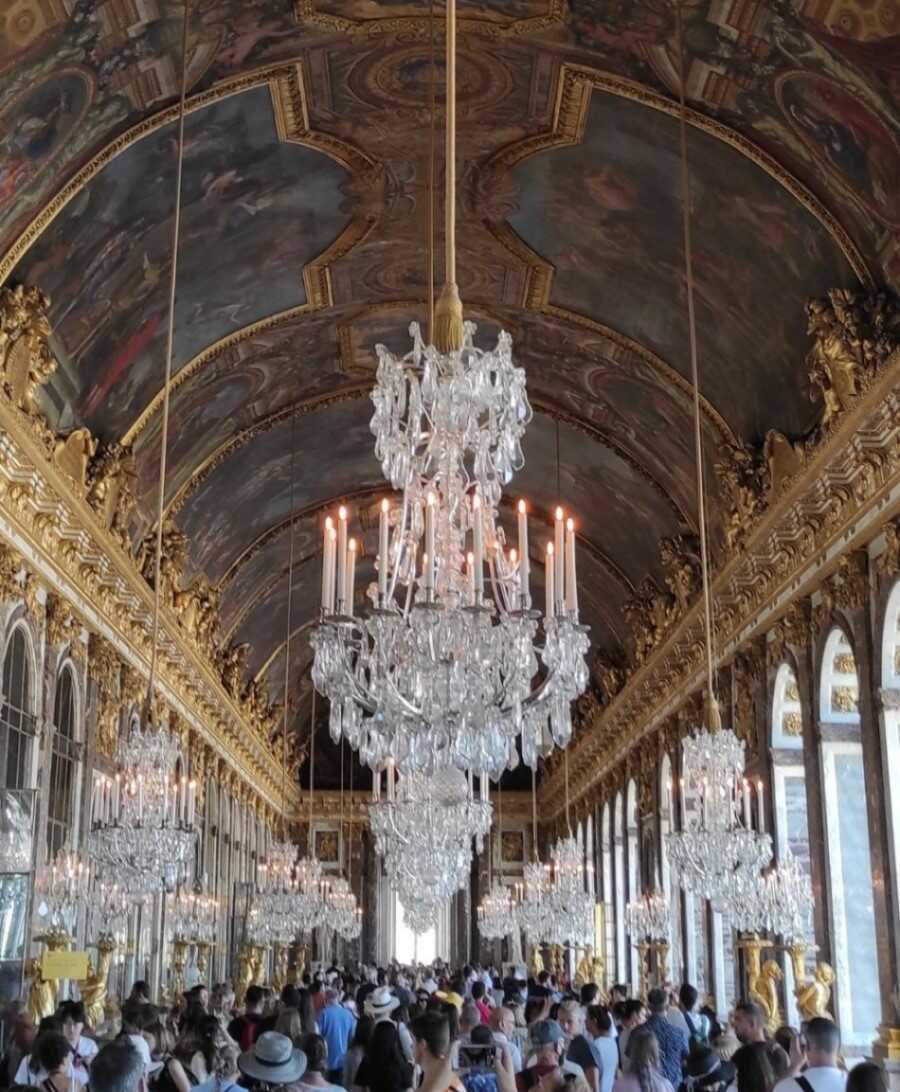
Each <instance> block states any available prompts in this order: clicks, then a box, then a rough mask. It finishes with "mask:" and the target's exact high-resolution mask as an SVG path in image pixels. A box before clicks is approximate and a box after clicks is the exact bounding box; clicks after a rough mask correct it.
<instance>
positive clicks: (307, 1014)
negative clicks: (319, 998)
mask: <svg viewBox="0 0 900 1092" xmlns="http://www.w3.org/2000/svg"><path fill="white" fill-rule="evenodd" d="M297 1011H298V1012H299V1013H300V1026H301V1027H302V1029H303V1034H304V1035H316V1034H317V1033H318V1031H319V1025H318V1024H317V1023H316V1009H315V1005H313V999H312V994H311V993H310V991H309V990H300V999H299V1002H298V1005H297Z"/></svg>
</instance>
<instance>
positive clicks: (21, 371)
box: [0, 284, 56, 431]
mask: <svg viewBox="0 0 900 1092" xmlns="http://www.w3.org/2000/svg"><path fill="white" fill-rule="evenodd" d="M49 306H50V301H49V300H48V299H47V297H46V296H45V295H44V293H43V292H41V291H40V289H38V288H34V287H26V286H25V285H21V284H20V285H16V287H15V288H2V289H0V366H2V368H3V378H4V386H5V389H6V393H7V396H8V397H9V398H10V400H11V401H12V402H13V404H14V405H16V406H18V407H19V409H21V410H24V411H25V413H27V414H28V416H29V417H32V418H34V419H36V420H38V421H40V423H41V424H42V425H43V418H42V417H41V416H40V411H39V410H38V407H37V404H36V402H35V395H36V393H37V391H38V389H39V388H40V387H41V386H42V385H43V384H44V383H46V382H47V380H48V379H49V378H50V376H51V375H52V374H53V373H54V371H55V370H56V360H55V359H54V357H53V355H52V354H51V352H50V349H49V346H48V344H47V339H48V337H49V336H50V320H49V318H48V317H47V310H48V308H49ZM44 428H45V426H44ZM42 431H43V430H42Z"/></svg>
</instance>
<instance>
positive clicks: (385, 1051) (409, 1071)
mask: <svg viewBox="0 0 900 1092" xmlns="http://www.w3.org/2000/svg"><path fill="white" fill-rule="evenodd" d="M412 1082H413V1067H412V1065H410V1063H409V1062H408V1061H407V1060H406V1055H405V1054H404V1053H403V1047H402V1046H401V1045H400V1034H399V1032H398V1031H397V1025H396V1024H393V1023H391V1021H390V1020H379V1021H378V1023H377V1024H376V1025H375V1027H374V1028H373V1029H372V1038H371V1039H370V1040H369V1048H368V1050H367V1051H366V1056H365V1058H363V1060H362V1063H361V1065H360V1067H359V1069H358V1070H357V1071H356V1086H357V1088H365V1089H367V1092H408V1090H409V1089H411V1088H412Z"/></svg>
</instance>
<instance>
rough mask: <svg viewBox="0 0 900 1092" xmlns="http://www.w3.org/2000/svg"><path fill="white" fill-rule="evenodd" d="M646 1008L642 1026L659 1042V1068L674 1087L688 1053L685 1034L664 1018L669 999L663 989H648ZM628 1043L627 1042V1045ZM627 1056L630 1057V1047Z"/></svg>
mask: <svg viewBox="0 0 900 1092" xmlns="http://www.w3.org/2000/svg"><path fill="white" fill-rule="evenodd" d="M647 1008H648V1009H649V1010H650V1015H649V1016H648V1017H647V1020H646V1022H645V1023H644V1027H645V1028H647V1029H648V1030H649V1031H652V1032H653V1034H654V1035H655V1036H656V1041H657V1043H658V1044H659V1064H660V1069H661V1070H662V1074H663V1076H664V1077H665V1078H666V1080H667V1081H668V1082H669V1084H671V1085H672V1087H673V1088H676V1087H677V1086H678V1085H679V1084H681V1064H682V1062H683V1061H684V1059H685V1058H686V1057H687V1053H688V1039H687V1035H686V1034H685V1033H684V1032H683V1031H682V1030H681V1029H680V1028H677V1027H675V1026H674V1025H673V1024H670V1023H669V1021H668V1020H667V1019H666V1014H667V1012H668V1008H669V999H668V997H667V996H666V991H665V990H664V989H662V988H660V987H659V986H657V987H655V988H654V989H652V990H650V992H649V993H648V994H647ZM630 1045H631V1044H630V1042H629V1047H630ZM628 1057H629V1059H630V1058H631V1051H630V1049H629V1050H628Z"/></svg>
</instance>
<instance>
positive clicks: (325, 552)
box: [322, 516, 334, 611]
mask: <svg viewBox="0 0 900 1092" xmlns="http://www.w3.org/2000/svg"><path fill="white" fill-rule="evenodd" d="M333 526H334V524H333V523H332V520H331V516H329V517H328V518H327V519H326V520H325V530H324V533H323V534H324V538H323V541H322V610H324V611H327V610H328V588H329V585H330V583H331V580H330V574H329V572H328V559H329V552H330V551H329V545H330V540H331V531H332V528H333Z"/></svg>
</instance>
